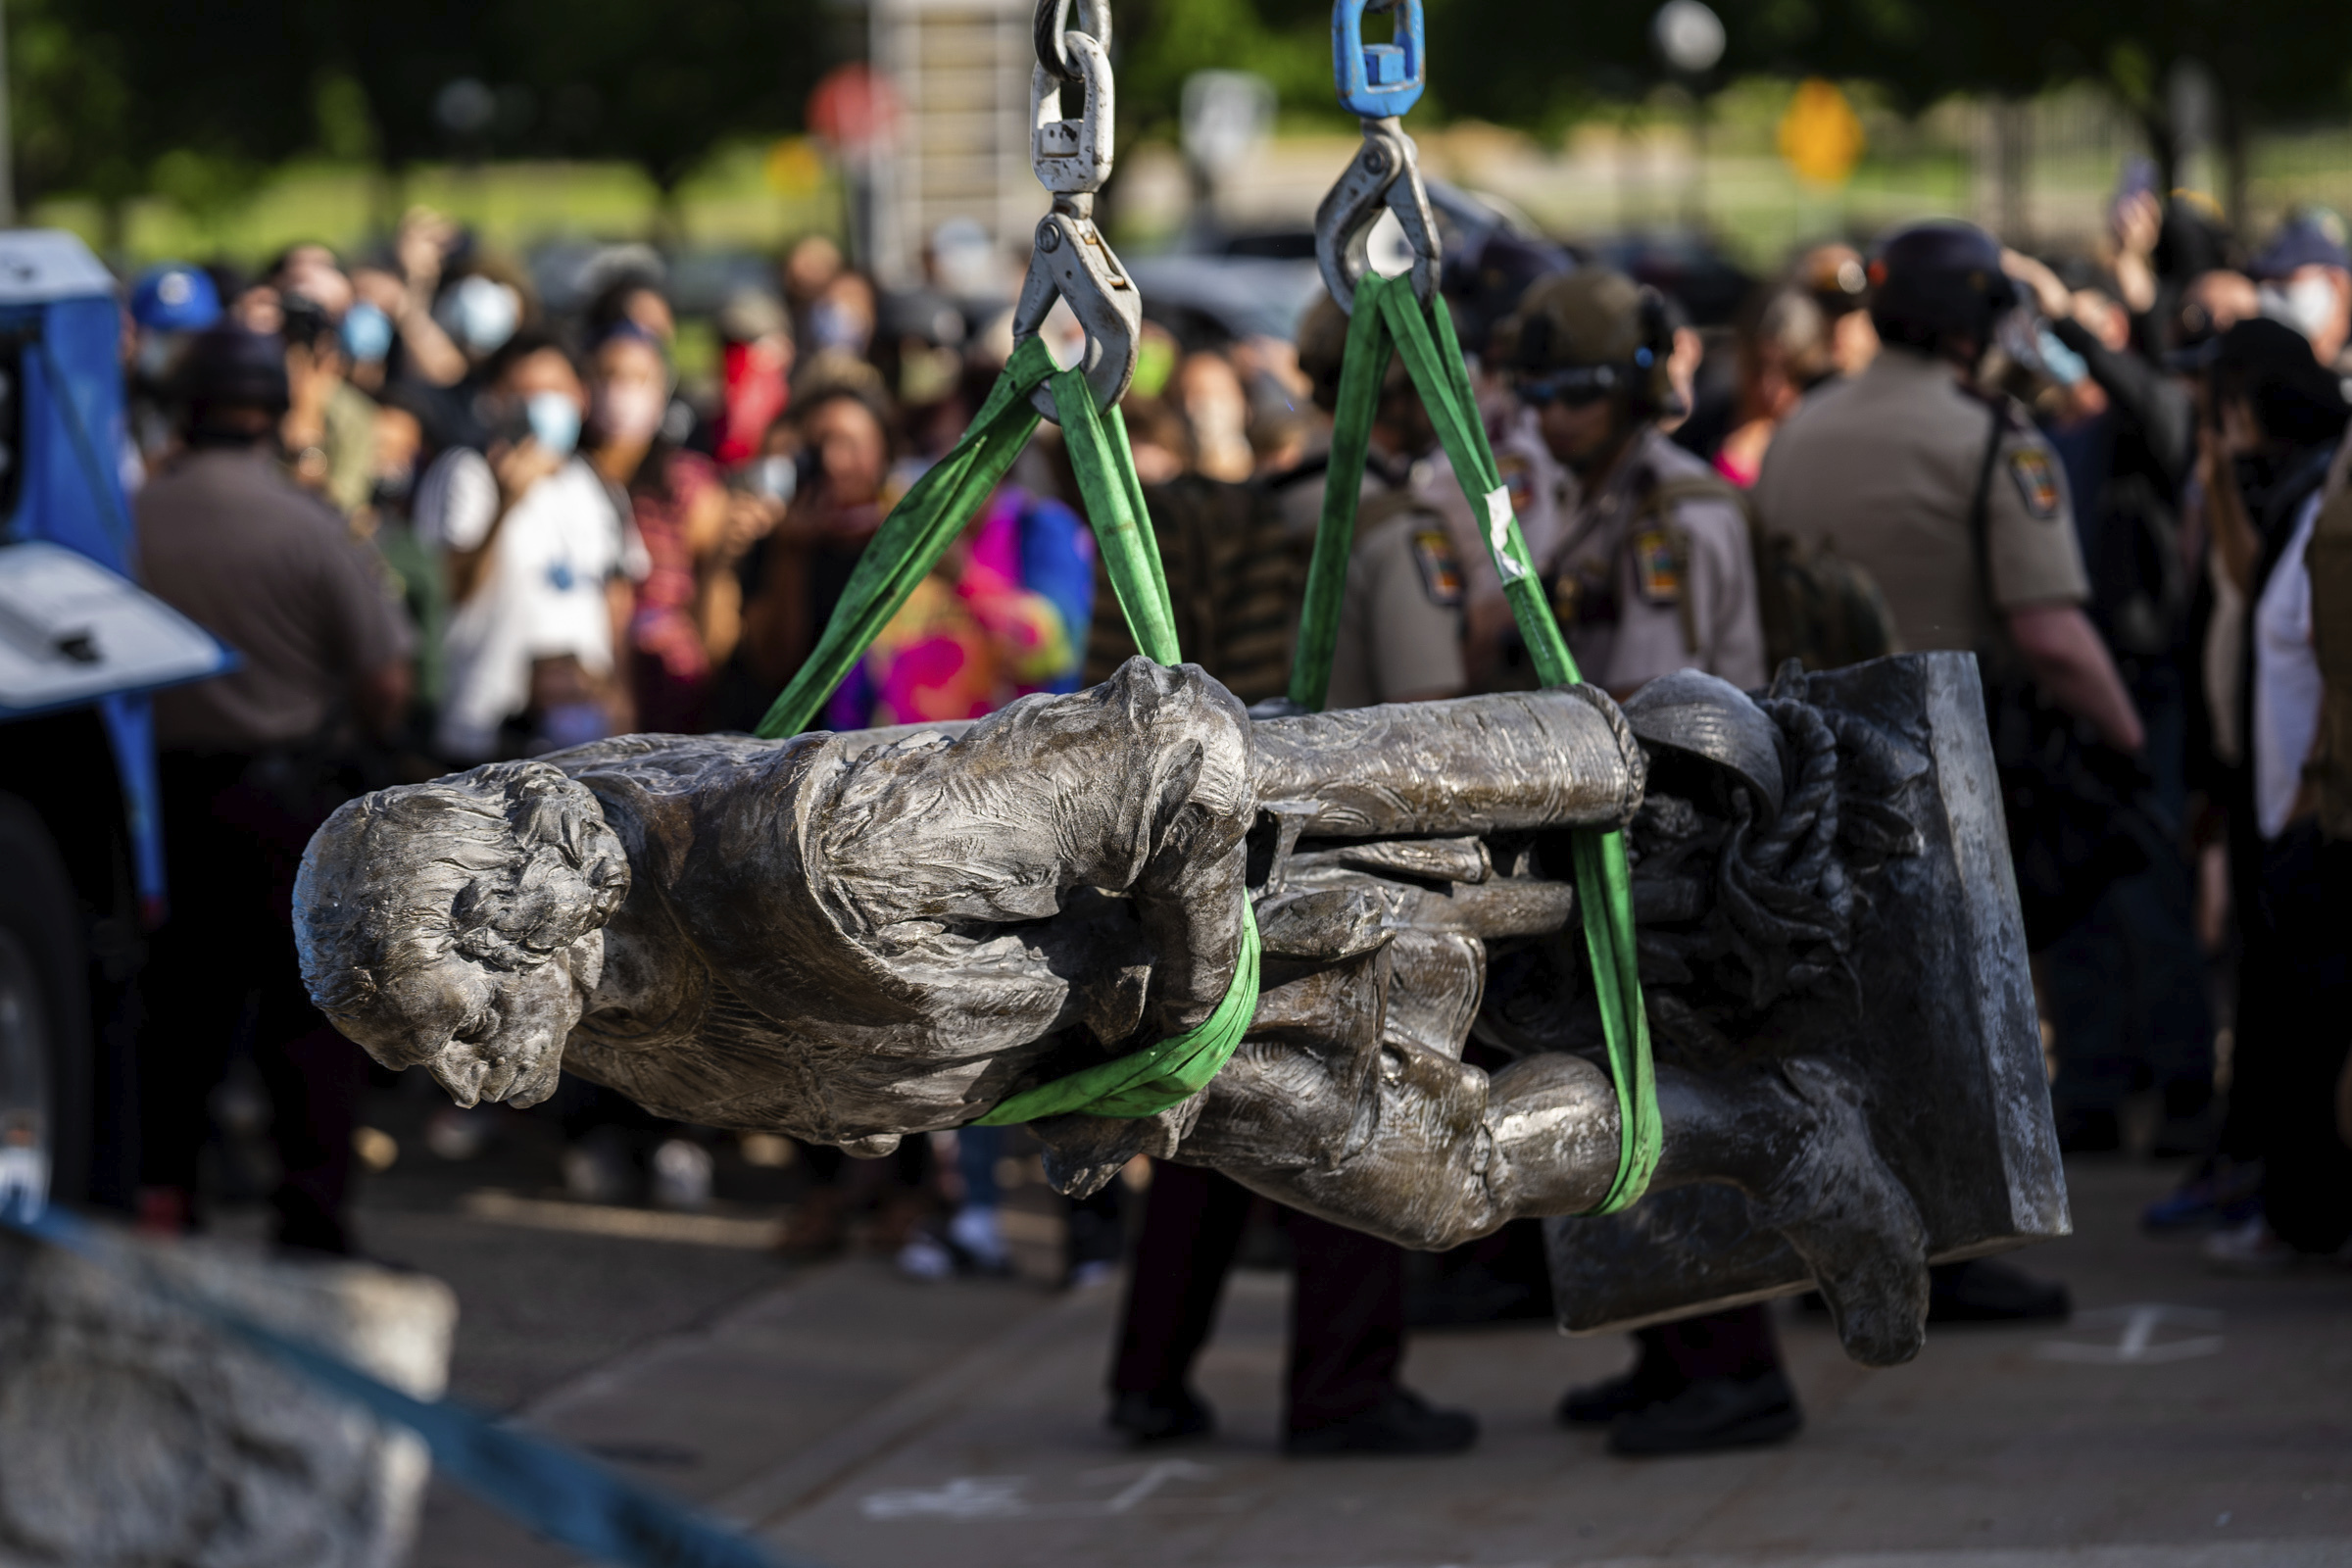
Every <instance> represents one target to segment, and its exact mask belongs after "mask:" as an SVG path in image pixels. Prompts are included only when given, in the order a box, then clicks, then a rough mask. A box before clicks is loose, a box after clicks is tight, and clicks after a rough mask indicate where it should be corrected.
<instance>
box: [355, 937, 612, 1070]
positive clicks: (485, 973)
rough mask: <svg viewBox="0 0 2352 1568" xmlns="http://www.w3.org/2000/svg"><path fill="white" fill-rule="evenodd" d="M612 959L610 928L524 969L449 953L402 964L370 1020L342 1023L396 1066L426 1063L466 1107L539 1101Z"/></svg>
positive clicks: (374, 1052) (370, 1051) (370, 1050)
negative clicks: (607, 934)
mask: <svg viewBox="0 0 2352 1568" xmlns="http://www.w3.org/2000/svg"><path fill="white" fill-rule="evenodd" d="M604 957H605V937H604V933H603V932H602V931H592V932H590V933H589V934H588V935H586V936H585V937H582V938H581V939H580V940H579V941H577V942H574V943H572V944H571V945H570V946H569V947H567V948H564V949H562V950H561V951H559V952H558V953H557V954H556V955H555V956H554V957H552V958H550V959H549V960H548V961H547V962H545V963H541V964H534V965H532V966H530V967H529V968H524V969H496V968H490V967H487V966H485V965H483V964H480V963H476V962H474V961H473V960H472V959H470V958H466V957H464V956H460V955H458V954H455V953H443V954H439V955H437V956H433V957H431V958H429V959H427V960H425V961H423V962H420V963H417V964H414V965H404V966H402V968H401V970H400V972H399V973H398V975H397V976H396V977H395V978H393V979H392V980H391V982H390V983H389V984H387V985H385V986H384V988H383V989H382V990H381V991H380V992H378V993H377V996H376V999H375V1003H374V1005H372V1006H370V1007H369V1008H368V1016H366V1017H365V1018H353V1019H342V1020H338V1022H339V1023H340V1024H341V1027H342V1028H343V1030H344V1032H345V1033H347V1034H349V1035H351V1036H352V1038H354V1039H356V1040H358V1041H359V1042H360V1044H361V1045H363V1046H365V1047H367V1048H368V1054H371V1055H373V1056H374V1057H375V1058H376V1059H377V1060H378V1061H381V1062H383V1063H384V1064H385V1065H387V1066H404V1067H405V1066H414V1065H417V1064H418V1063H421V1064H422V1065H423V1066H424V1068H425V1070H426V1071H428V1072H430V1073H431V1074H432V1075H433V1079H434V1081H435V1082H436V1083H438V1084H440V1086H441V1087H442V1088H443V1089H445V1090H447V1091H449V1096H450V1098H451V1099H452V1100H455V1101H456V1102H457V1103H459V1104H461V1105H466V1106H472V1105H475V1104H478V1103H481V1102H483V1101H486V1100H487V1101H500V1100H503V1101H507V1102H509V1103H512V1104H515V1105H535V1104H537V1103H539V1102H541V1101H543V1100H545V1099H546V1098H547V1097H548V1096H549V1095H551V1094H554V1093H555V1089H556V1073H557V1069H558V1068H559V1067H560V1066H562V1064H563V1060H564V1040H565V1038H566V1037H568V1036H569V1035H570V1033H571V1030H572V1026H573V1025H574V1024H576V1023H578V1022H579V1021H580V1012H581V1009H582V1007H583V1005H585V1003H586V1001H587V997H588V994H589V993H590V992H591V991H593V990H594V989H595V987H596V982H597V979H598V977H599V976H600V975H601V974H602V973H603V970H604Z"/></svg>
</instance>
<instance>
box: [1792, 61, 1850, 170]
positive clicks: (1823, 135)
mask: <svg viewBox="0 0 2352 1568" xmlns="http://www.w3.org/2000/svg"><path fill="white" fill-rule="evenodd" d="M1862 147H1863V136H1862V122H1861V120H1860V118H1859V117H1857V116H1856V115H1855V114H1854V106H1853V105H1852V104H1849V103H1847V102H1846V101H1845V94H1844V93H1842V92H1839V91H1838V86H1837V84H1836V83H1835V82H1829V81H1824V80H1822V79H1821V78H1820V77H1819V76H1811V77H1808V78H1806V79H1805V80H1804V81H1802V82H1800V83H1798V84H1797V89H1796V98H1795V101H1793V102H1792V103H1790V104H1789V112H1788V113H1787V114H1785V115H1783V116H1782V117H1781V156H1782V157H1783V158H1785V159H1787V160H1788V163H1789V168H1790V169H1793V170H1795V171H1796V173H1797V176H1798V177H1799V178H1800V179H1807V180H1810V181H1812V182H1813V183H1814V184H1816V185H1842V184H1844V183H1845V182H1846V180H1848V179H1849V178H1851V177H1852V176H1853V172H1854V165H1855V164H1856V163H1858V162H1860V161H1861V158H1862Z"/></svg>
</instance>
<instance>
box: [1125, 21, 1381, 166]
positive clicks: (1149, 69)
mask: <svg viewBox="0 0 2352 1568" xmlns="http://www.w3.org/2000/svg"><path fill="white" fill-rule="evenodd" d="M1112 42H1113V44H1114V46H1115V52H1116V59H1117V66H1118V83H1119V129H1120V133H1121V134H1122V135H1137V134H1152V133H1159V134H1165V135H1168V136H1170V137H1173V135H1174V133H1175V126H1176V123H1177V119H1178V115H1179V113H1180V109H1181V105H1182V103H1183V99H1184V82H1185V78H1186V77H1187V76H1190V75H1191V74H1192V73H1194V72H1196V71H1253V72H1255V73H1258V74H1259V75H1261V76H1264V77H1265V78H1266V79H1267V80H1269V81H1271V82H1272V83H1273V84H1274V90H1275V92H1276V93H1277V94H1278V95H1279V96H1280V98H1281V101H1282V106H1283V108H1284V109H1286V110H1289V111H1292V112H1294V113H1303V114H1309V115H1313V114H1318V113H1319V114H1323V115H1329V116H1332V117H1334V118H1335V119H1336V118H1337V117H1338V116H1339V114H1340V108H1339V104H1338V102H1337V100H1336V99H1335V98H1334V97H1333V95H1332V82H1331V5H1330V0H1142V3H1140V4H1120V5H1119V8H1118V26H1117V29H1116V31H1115V32H1114V33H1113V35H1112Z"/></svg>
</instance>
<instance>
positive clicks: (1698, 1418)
mask: <svg viewBox="0 0 2352 1568" xmlns="http://www.w3.org/2000/svg"><path fill="white" fill-rule="evenodd" d="M1804 1424H1805V1418H1804V1414H1803V1412H1801V1411H1800V1410H1798V1409H1797V1407H1796V1393H1795V1391H1794V1390H1792V1389H1790V1388H1789V1380H1788V1379H1787V1378H1786V1377H1784V1376H1782V1374H1781V1371H1780V1369H1779V1368H1778V1367H1775V1368H1773V1369H1771V1370H1769V1371H1765V1372H1759V1373H1757V1374H1756V1375H1755V1376H1754V1377H1749V1378H1700V1379H1698V1380H1697V1381H1696V1382H1694V1383H1692V1384H1691V1386H1690V1387H1689V1388H1687V1389H1685V1390H1683V1392H1682V1393H1680V1394H1677V1395H1674V1396H1672V1397H1668V1398H1664V1399H1659V1400H1657V1401H1655V1402H1654V1403H1651V1404H1648V1405H1645V1406H1643V1407H1642V1408H1641V1409H1639V1410H1635V1411H1632V1412H1630V1413H1629V1414H1626V1415H1622V1416H1619V1417H1618V1418H1617V1422H1616V1424H1615V1425H1614V1426H1612V1427H1610V1429H1609V1451H1610V1452H1611V1453H1616V1454H1623V1455H1625V1456H1626V1457H1628V1458H1655V1457H1658V1456H1660V1455H1664V1454H1670V1453H1712V1452H1714V1451H1716V1450H1717V1449H1719V1448H1751V1447H1755V1446H1759V1445H1762V1444H1767V1443H1780V1442H1784V1441H1786V1440H1787V1439H1789V1438H1790V1437H1793V1436H1794V1435H1795V1433H1796V1431H1797V1429H1798V1428H1799V1427H1801V1426H1803V1425H1804Z"/></svg>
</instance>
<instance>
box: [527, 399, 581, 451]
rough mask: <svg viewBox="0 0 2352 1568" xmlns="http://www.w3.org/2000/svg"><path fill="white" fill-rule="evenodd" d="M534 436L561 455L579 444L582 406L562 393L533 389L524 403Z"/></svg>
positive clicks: (550, 449) (533, 437)
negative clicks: (534, 390) (535, 390)
mask: <svg viewBox="0 0 2352 1568" xmlns="http://www.w3.org/2000/svg"><path fill="white" fill-rule="evenodd" d="M522 415H523V417H524V418H525V419H526V420H528V421H529V422H530V426H531V439H532V440H534V441H536V442H538V443H539V444H540V445H541V446H543V447H545V448H547V450H548V451H550V452H552V453H554V454H555V455H556V456H557V457H559V458H568V457H570V456H571V454H572V449H573V448H575V447H577V446H578V445H579V444H580V406H579V405H578V404H577V403H574V402H572V401H571V399H569V398H567V397H565V396H564V394H563V393H561V392H534V393H532V394H531V395H530V397H529V399H528V400H527V401H525V402H524V404H523V406H522Z"/></svg>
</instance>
